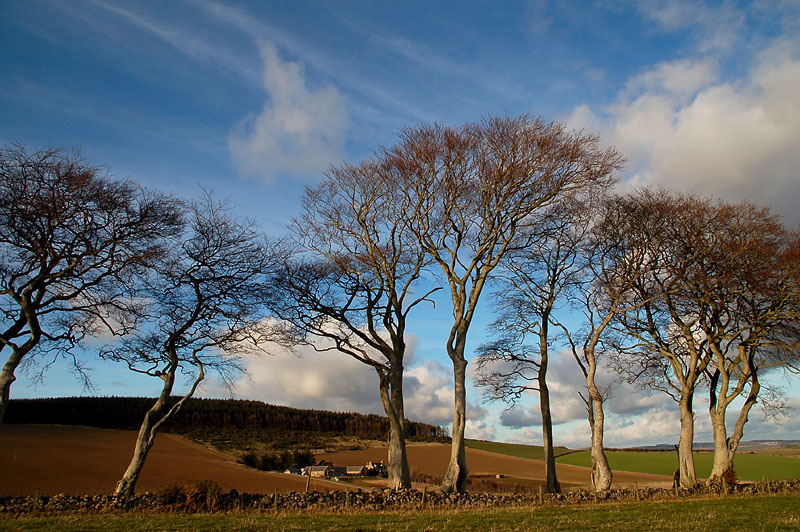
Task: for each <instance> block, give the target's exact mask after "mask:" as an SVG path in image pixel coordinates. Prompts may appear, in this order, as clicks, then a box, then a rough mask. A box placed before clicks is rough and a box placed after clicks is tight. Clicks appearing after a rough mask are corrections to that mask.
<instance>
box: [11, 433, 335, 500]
mask: <svg viewBox="0 0 800 532" xmlns="http://www.w3.org/2000/svg"><path fill="white" fill-rule="evenodd" d="M135 441H136V433H135V432H133V431H123V430H104V429H95V428H88V427H72V426H61V425H3V424H0V496H7V495H33V494H34V490H36V489H39V494H40V495H55V494H57V493H69V494H73V495H78V494H81V495H82V494H96V493H112V492H113V491H114V486H115V485H116V482H117V480H119V479H120V477H121V476H122V474H123V473H124V472H125V468H127V467H128V462H129V461H130V459H131V454H132V453H133V445H134V442H135ZM205 479H212V480H215V481H217V482H218V483H219V485H220V486H221V487H222V489H223V490H225V491H228V490H230V489H236V490H238V491H240V492H249V493H273V492H274V491H275V490H276V489H278V490H279V491H280V492H282V493H283V492H286V491H290V490H294V491H303V490H304V489H305V486H306V479H304V478H301V477H298V476H293V475H284V474H280V473H265V472H261V471H255V470H253V469H249V468H246V467H244V466H243V465H241V464H237V463H236V462H235V461H233V459H232V458H231V457H229V456H227V455H225V454H223V453H219V452H216V451H213V450H211V449H207V448H205V447H203V446H202V445H198V444H196V443H192V442H190V441H188V440H186V439H184V438H181V437H180V436H175V435H173V434H159V435H158V436H157V437H156V443H155V445H154V446H153V449H152V450H151V451H150V454H149V455H148V458H147V462H146V463H145V466H144V470H143V471H142V475H141V477H140V478H139V482H138V483H137V485H136V491H138V492H144V491H157V490H158V489H159V488H161V487H163V486H164V485H167V484H171V483H173V482H177V483H179V484H190V483H192V482H194V481H196V480H205ZM311 489H312V490H327V489H343V488H342V487H340V486H337V485H336V484H334V483H332V482H326V481H322V480H312V481H311Z"/></svg>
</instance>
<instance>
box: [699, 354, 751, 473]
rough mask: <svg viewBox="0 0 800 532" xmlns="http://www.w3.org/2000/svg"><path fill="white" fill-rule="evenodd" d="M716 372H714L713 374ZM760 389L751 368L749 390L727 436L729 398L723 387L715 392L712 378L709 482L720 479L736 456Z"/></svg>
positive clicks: (714, 383) (714, 380)
mask: <svg viewBox="0 0 800 532" xmlns="http://www.w3.org/2000/svg"><path fill="white" fill-rule="evenodd" d="M717 374H718V373H715V376H716V375H717ZM760 389H761V384H760V383H759V382H758V376H757V373H756V372H755V370H753V372H752V375H751V378H750V391H749V393H748V394H747V398H746V399H745V402H744V404H742V407H741V408H740V409H739V415H738V417H737V419H736V425H735V426H734V429H733V433H732V434H731V435H730V437H728V432H727V428H726V426H725V421H726V411H727V407H728V405H729V404H730V402H731V400H732V398H733V397H731V398H730V399H731V400H726V399H727V398H726V397H725V395H727V394H726V393H725V387H724V386H723V387H722V389H721V390H720V391H719V393H718V394H717V379H716V378H712V383H711V387H710V402H709V416H710V418H711V426H712V428H713V434H714V463H713V465H712V467H711V474H710V475H709V477H708V480H709V482H711V481H713V480H716V479H720V478H722V477H723V475H724V474H725V471H727V470H728V469H729V468H730V467H731V466H732V465H733V460H734V458H735V457H736V451H737V450H738V448H739V442H740V441H741V439H742V436H743V435H744V426H745V424H747V420H748V417H749V415H750V410H751V409H752V408H753V406H754V405H755V404H756V402H757V399H758V393H759V391H760Z"/></svg>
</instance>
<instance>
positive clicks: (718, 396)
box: [692, 203, 800, 481]
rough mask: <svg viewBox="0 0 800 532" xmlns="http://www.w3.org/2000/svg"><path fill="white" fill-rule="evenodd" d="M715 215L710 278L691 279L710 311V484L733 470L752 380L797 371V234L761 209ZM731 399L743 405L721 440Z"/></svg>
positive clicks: (754, 396)
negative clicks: (786, 370) (741, 399)
mask: <svg viewBox="0 0 800 532" xmlns="http://www.w3.org/2000/svg"><path fill="white" fill-rule="evenodd" d="M715 211H716V216H717V218H718V219H719V229H718V231H717V234H716V235H715V236H716V238H715V242H714V244H715V246H714V249H713V250H711V253H713V255H714V259H713V263H712V264H713V266H714V271H712V272H708V273H709V277H710V279H709V280H706V279H705V278H704V277H701V279H700V282H697V281H695V283H696V284H697V286H698V288H700V287H703V288H704V289H705V291H706V293H707V295H705V296H704V299H707V300H709V302H710V305H711V306H713V307H714V309H715V310H714V312H710V313H709V314H708V316H707V319H706V320H705V321H704V322H702V323H701V324H700V326H701V328H702V330H703V334H704V335H705V336H706V337H707V338H708V346H709V350H710V351H711V353H712V355H713V362H712V364H710V365H709V367H707V368H706V373H707V376H708V382H709V415H710V418H711V424H712V427H713V431H714V432H713V433H714V464H713V466H712V469H711V474H710V476H709V481H713V480H714V479H719V478H721V477H722V476H723V475H724V474H725V472H726V471H727V470H728V469H729V468H732V467H733V459H734V456H735V454H736V450H737V448H738V446H739V442H740V441H741V438H742V436H743V434H744V426H745V424H746V423H747V420H748V416H749V413H750V410H751V409H752V407H753V406H754V405H755V404H756V402H758V400H759V396H760V392H761V388H762V385H761V383H760V381H759V375H760V374H761V373H763V372H764V371H767V370H769V369H770V368H773V367H775V366H784V367H785V366H787V365H794V366H795V367H796V363H797V356H796V351H797V348H798V347H799V346H800V331H798V327H797V320H798V318H799V317H800V313H798V311H799V310H800V298H799V297H798V296H800V292H799V291H798V288H799V286H798V283H797V281H798V277H797V276H798V272H800V261H799V260H798V257H797V250H798V245H799V244H800V242H798V237H797V235H792V234H789V233H787V232H786V230H785V229H784V227H783V225H782V224H781V223H780V221H779V219H778V218H777V217H776V216H772V215H770V213H769V209H766V208H757V207H755V206H753V205H750V204H747V203H743V204H727V203H719V204H717V205H715ZM692 279H693V280H694V278H692ZM738 396H745V401H744V403H743V404H742V406H741V407H740V409H739V412H738V414H737V418H736V422H735V426H734V430H733V432H732V433H731V435H730V436H728V432H727V428H726V415H727V409H728V407H729V406H730V405H731V403H732V402H733V400H734V399H735V398H736V397H738Z"/></svg>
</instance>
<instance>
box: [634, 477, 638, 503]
mask: <svg viewBox="0 0 800 532" xmlns="http://www.w3.org/2000/svg"><path fill="white" fill-rule="evenodd" d="M634 486H635V489H636V502H639V481H638V480H637V481H636V483H635V485H634Z"/></svg>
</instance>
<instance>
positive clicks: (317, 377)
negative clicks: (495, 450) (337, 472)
mask: <svg viewBox="0 0 800 532" xmlns="http://www.w3.org/2000/svg"><path fill="white" fill-rule="evenodd" d="M415 344H416V338H415V337H414V336H413V335H412V336H409V338H408V343H407V350H408V351H407V357H406V359H407V361H410V360H413V346H414V345H415ZM327 345H328V344H327V343H326V341H324V340H319V341H318V343H317V346H318V347H319V348H323V347H325V346H327ZM268 351H269V352H270V353H272V356H255V355H251V356H246V357H245V358H244V366H245V369H246V371H247V373H248V375H247V376H244V377H242V378H240V379H238V380H237V381H236V382H235V383H234V386H233V390H231V391H230V392H226V390H224V389H223V388H221V387H220V386H219V383H218V382H216V381H214V380H211V379H209V381H208V382H207V383H206V384H205V386H204V387H203V389H202V390H201V395H203V396H209V397H219V396H223V395H230V394H231V392H232V395H233V396H234V397H236V398H241V399H255V400H259V401H264V402H266V403H270V404H279V405H288V406H292V407H295V408H313V409H320V410H332V411H338V412H359V413H364V414H379V415H385V412H384V410H383V405H382V403H381V400H380V395H379V390H378V377H377V374H376V373H375V370H374V369H373V368H372V367H371V366H368V365H366V364H364V363H362V362H359V361H358V360H356V359H355V358H353V357H351V356H349V355H346V354H344V353H340V352H337V351H326V352H318V351H315V350H314V348H313V347H311V346H301V347H298V348H297V349H296V351H295V352H294V353H291V352H289V351H287V350H286V349H284V348H281V347H279V346H277V345H276V346H273V347H271V348H268ZM452 380H453V377H452V372H451V370H449V369H448V368H447V367H445V366H444V365H442V364H440V363H438V362H433V361H424V362H422V363H420V364H419V365H415V366H410V367H408V368H407V369H406V370H405V374H404V380H403V393H404V406H405V413H406V417H407V418H408V419H411V420H413V421H420V422H423V423H431V424H434V425H440V426H448V425H450V424H451V423H452V420H453V383H452ZM486 415H487V410H486V409H485V408H484V407H482V406H480V405H476V404H473V403H469V402H468V404H467V420H468V427H471V428H470V431H471V433H475V434H488V433H489V432H487V431H489V430H490V429H491V428H490V427H488V426H486V425H485V423H484V421H483V420H484V418H485V417H486ZM470 437H472V436H470ZM475 437H477V436H475Z"/></svg>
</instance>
